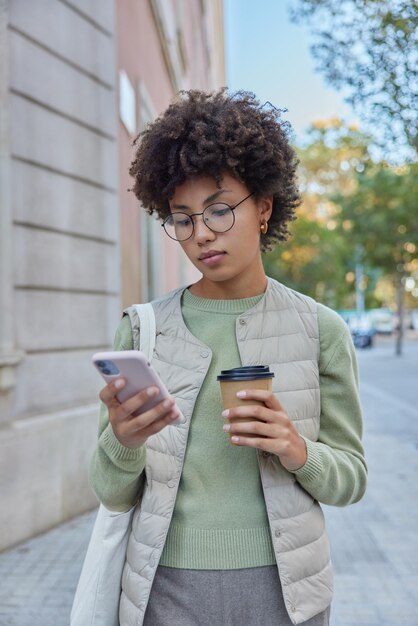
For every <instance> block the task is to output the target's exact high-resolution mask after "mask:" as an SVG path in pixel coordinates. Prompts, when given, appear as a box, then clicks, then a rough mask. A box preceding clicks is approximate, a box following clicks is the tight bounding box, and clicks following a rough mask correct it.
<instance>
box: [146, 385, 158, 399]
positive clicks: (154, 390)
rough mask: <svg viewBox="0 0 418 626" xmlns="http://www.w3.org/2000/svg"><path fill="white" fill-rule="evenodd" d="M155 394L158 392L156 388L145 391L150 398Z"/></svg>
mask: <svg viewBox="0 0 418 626" xmlns="http://www.w3.org/2000/svg"><path fill="white" fill-rule="evenodd" d="M157 393H158V391H157V390H156V388H155V387H149V388H148V389H147V394H148V395H149V396H151V397H152V396H155V395H157Z"/></svg>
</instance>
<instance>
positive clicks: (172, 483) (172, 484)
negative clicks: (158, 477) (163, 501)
mask: <svg viewBox="0 0 418 626" xmlns="http://www.w3.org/2000/svg"><path fill="white" fill-rule="evenodd" d="M175 486H176V481H175V479H174V478H172V479H171V480H169V481H168V483H167V487H170V489H172V488H173V487H175Z"/></svg>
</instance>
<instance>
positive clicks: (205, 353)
mask: <svg viewBox="0 0 418 626" xmlns="http://www.w3.org/2000/svg"><path fill="white" fill-rule="evenodd" d="M200 356H202V357H203V358H204V359H206V358H207V357H208V356H209V352H208V351H207V350H202V351H201V353H200Z"/></svg>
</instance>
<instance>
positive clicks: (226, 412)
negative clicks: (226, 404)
mask: <svg viewBox="0 0 418 626" xmlns="http://www.w3.org/2000/svg"><path fill="white" fill-rule="evenodd" d="M228 415H229V411H228V409H226V411H222V417H228Z"/></svg>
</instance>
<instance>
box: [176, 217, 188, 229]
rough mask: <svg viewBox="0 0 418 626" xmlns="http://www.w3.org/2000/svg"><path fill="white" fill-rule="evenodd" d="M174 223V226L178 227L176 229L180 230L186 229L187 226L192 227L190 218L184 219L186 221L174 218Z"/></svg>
mask: <svg viewBox="0 0 418 626" xmlns="http://www.w3.org/2000/svg"><path fill="white" fill-rule="evenodd" d="M173 223H174V226H176V227H180V228H181V227H186V226H189V225H190V218H189V217H187V218H184V219H181V218H178V219H175V218H174V220H173Z"/></svg>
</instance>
